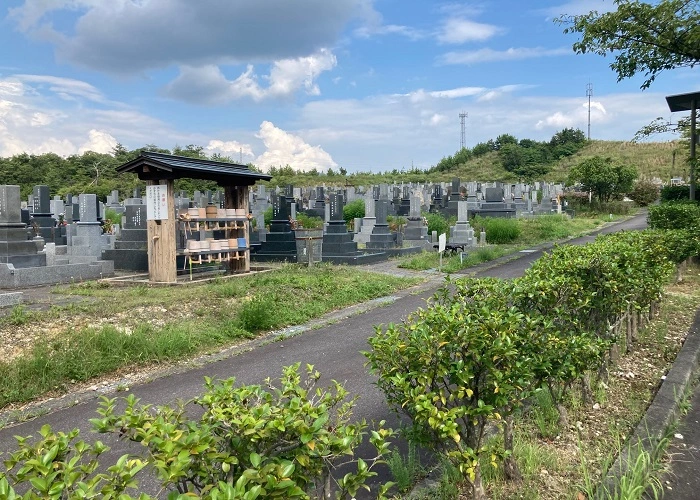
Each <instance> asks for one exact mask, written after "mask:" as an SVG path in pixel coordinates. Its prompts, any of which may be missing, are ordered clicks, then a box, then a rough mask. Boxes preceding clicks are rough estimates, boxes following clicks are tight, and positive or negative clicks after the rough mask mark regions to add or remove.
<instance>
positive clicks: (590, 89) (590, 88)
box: [586, 82, 593, 141]
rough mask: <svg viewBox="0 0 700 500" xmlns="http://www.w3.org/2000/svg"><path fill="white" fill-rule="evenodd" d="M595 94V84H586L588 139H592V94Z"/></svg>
mask: <svg viewBox="0 0 700 500" xmlns="http://www.w3.org/2000/svg"><path fill="white" fill-rule="evenodd" d="M592 95H593V84H592V83H591V82H588V85H586V96H587V97H588V140H589V141H590V140H591V96H592Z"/></svg>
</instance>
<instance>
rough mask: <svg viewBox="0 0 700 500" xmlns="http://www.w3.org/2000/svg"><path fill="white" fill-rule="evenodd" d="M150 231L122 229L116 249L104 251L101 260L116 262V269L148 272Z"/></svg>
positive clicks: (115, 245)
mask: <svg viewBox="0 0 700 500" xmlns="http://www.w3.org/2000/svg"><path fill="white" fill-rule="evenodd" d="M147 240H148V231H147V230H146V229H122V230H121V234H120V235H119V239H117V240H115V241H114V248H108V249H105V250H102V254H101V259H102V260H111V261H112V262H114V269H119V270H121V271H139V272H148V249H147V247H148V241H147Z"/></svg>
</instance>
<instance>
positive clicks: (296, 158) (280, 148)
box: [254, 121, 338, 171]
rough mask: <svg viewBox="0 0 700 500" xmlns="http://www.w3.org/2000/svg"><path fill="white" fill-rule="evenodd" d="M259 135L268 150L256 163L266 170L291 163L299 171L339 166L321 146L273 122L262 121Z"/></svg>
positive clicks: (321, 169) (322, 169)
mask: <svg viewBox="0 0 700 500" xmlns="http://www.w3.org/2000/svg"><path fill="white" fill-rule="evenodd" d="M257 137H258V138H259V139H261V140H262V141H263V143H264V144H265V148H266V149H267V151H265V152H264V153H263V154H261V155H260V156H258V157H257V158H256V159H255V161H254V163H255V165H256V166H257V167H259V168H262V169H264V170H265V169H269V168H270V167H279V166H286V165H289V166H291V167H292V168H293V169H294V170H299V171H308V170H312V169H314V168H315V169H318V170H320V171H325V170H327V169H328V168H334V167H337V166H338V164H337V163H336V162H335V161H333V158H331V155H329V154H328V153H327V152H326V151H324V150H323V149H322V148H321V146H311V145H310V144H307V143H306V142H305V141H304V140H303V139H302V138H301V137H299V136H296V135H293V134H290V133H289V132H285V131H284V130H282V129H280V128H277V127H275V125H274V124H273V123H271V122H268V121H264V122H262V124H261V125H260V131H259V133H258V135H257Z"/></svg>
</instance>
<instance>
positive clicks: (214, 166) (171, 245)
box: [117, 151, 271, 283]
mask: <svg viewBox="0 0 700 500" xmlns="http://www.w3.org/2000/svg"><path fill="white" fill-rule="evenodd" d="M117 172H119V173H135V174H136V175H138V177H139V179H140V180H142V181H146V185H147V186H154V185H161V186H166V191H167V194H166V202H167V207H166V208H165V212H166V213H167V218H161V219H155V220H148V221H147V229H148V277H149V281H151V282H153V283H175V282H176V281H177V263H176V257H177V242H176V234H177V223H178V221H177V220H176V219H175V188H174V184H175V179H183V178H186V179H202V180H207V181H214V182H216V183H217V184H218V185H219V186H221V187H222V188H223V189H224V208H237V209H245V213H246V214H247V213H248V210H249V209H248V191H249V187H250V186H252V185H253V184H255V183H256V182H257V181H260V180H264V181H268V180H270V179H271V176H269V175H266V174H261V173H259V172H254V171H253V170H251V169H250V168H248V167H247V166H245V165H237V164H234V163H225V162H219V161H212V160H202V159H199V158H189V157H186V156H175V155H169V154H163V153H153V152H149V151H143V152H141V154H140V155H139V156H138V157H137V158H135V159H133V160H131V161H130V162H128V163H125V164H123V165H121V166H119V167H118V168H117ZM161 189H162V188H161ZM245 236H246V239H247V240H249V237H248V229H247V224H246V230H245ZM229 270H230V272H248V271H250V254H249V252H248V255H247V257H246V258H245V259H242V260H234V261H230V262H229Z"/></svg>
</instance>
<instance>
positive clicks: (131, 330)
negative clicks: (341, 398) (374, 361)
mask: <svg viewBox="0 0 700 500" xmlns="http://www.w3.org/2000/svg"><path fill="white" fill-rule="evenodd" d="M418 281H419V280H416V279H408V278H398V277H393V276H388V275H381V274H375V273H368V272H364V271H359V270H355V269H352V268H347V267H333V266H318V267H315V268H311V269H309V268H303V267H298V266H291V265H290V266H284V267H282V268H280V269H278V270H274V271H270V272H266V273H261V274H254V275H248V276H241V277H235V278H230V279H225V280H220V281H215V282H213V283H209V284H204V285H191V286H178V287H154V288H150V287H145V286H138V287H111V286H109V285H107V284H105V283H104V282H87V283H84V284H79V285H72V286H69V287H57V288H56V290H55V293H56V294H61V295H77V296H83V297H84V299H85V300H82V301H80V302H78V303H75V304H72V305H69V306H62V307H56V306H54V307H52V308H51V309H50V310H48V311H43V312H33V311H27V310H25V309H23V308H22V307H17V308H15V309H14V310H12V311H10V313H9V314H8V315H6V316H5V317H3V318H2V319H1V320H0V332H2V336H1V337H0V338H1V339H3V342H4V346H5V347H6V348H7V349H6V352H7V355H6V356H4V357H3V360H1V361H0V380H2V382H1V383H0V409H2V408H5V407H7V406H8V405H10V404H12V403H21V402H26V401H29V400H32V399H34V398H37V397H39V396H41V395H44V394H47V393H52V394H60V393H63V392H65V391H66V390H67V388H68V387H69V386H70V385H71V384H74V383H77V382H85V381H89V380H91V379H94V378H96V377H99V376H102V375H105V374H110V373H113V372H117V371H120V370H124V369H129V370H132V369H136V368H139V367H145V366H148V365H151V364H154V363H163V362H174V361H177V360H180V359H183V358H186V357H190V356H194V355H196V354H200V353H205V352H208V351H212V350H216V349H219V348H223V347H227V346H230V345H233V344H236V343H238V342H240V341H241V340H244V339H249V338H253V337H255V336H256V335H258V334H260V332H263V331H267V330H272V329H276V328H282V327H285V326H289V325H295V324H301V323H304V322H305V321H307V320H309V319H312V318H316V317H319V316H321V315H323V314H325V313H327V312H329V311H332V310H334V309H338V308H341V307H344V306H348V305H351V304H356V303H359V302H363V301H367V300H371V299H374V298H377V297H382V296H386V295H389V294H391V293H393V292H395V291H397V290H399V289H402V288H407V287H409V286H411V285H413V284H416V283H417V282H418ZM26 338H30V339H31V340H32V341H31V342H30V344H29V345H27V343H26V342H24V341H25V339H26Z"/></svg>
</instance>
